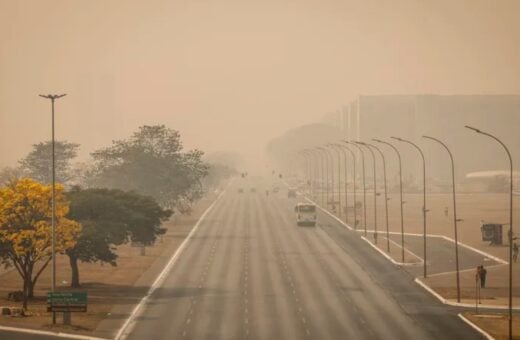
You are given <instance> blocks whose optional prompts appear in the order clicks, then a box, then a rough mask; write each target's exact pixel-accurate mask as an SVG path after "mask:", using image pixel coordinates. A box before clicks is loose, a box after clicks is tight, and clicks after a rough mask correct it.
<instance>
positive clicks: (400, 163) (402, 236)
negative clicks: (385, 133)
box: [374, 139, 404, 263]
mask: <svg viewBox="0 0 520 340" xmlns="http://www.w3.org/2000/svg"><path fill="white" fill-rule="evenodd" d="M374 141H376V142H378V143H381V144H385V145H388V146H389V147H391V148H392V149H393V150H394V151H395V153H396V154H397V159H398V161H399V198H400V200H401V262H402V263H404V216H403V215H404V214H403V205H404V202H403V166H402V161H401V154H400V153H399V150H397V148H396V147H395V146H394V145H393V144H391V143H388V142H385V141H382V140H380V139H374Z"/></svg>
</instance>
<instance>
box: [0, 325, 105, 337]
mask: <svg viewBox="0 0 520 340" xmlns="http://www.w3.org/2000/svg"><path fill="white" fill-rule="evenodd" d="M0 330H2V331H7V332H16V333H26V334H34V335H47V336H54V337H56V338H65V339H81V340H108V339H105V338H96V337H93V336H87V335H78V334H69V333H62V332H57V333H54V332H50V331H39V330H35V329H27V328H18V327H7V326H0Z"/></svg>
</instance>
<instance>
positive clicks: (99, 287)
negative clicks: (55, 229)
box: [0, 194, 216, 334]
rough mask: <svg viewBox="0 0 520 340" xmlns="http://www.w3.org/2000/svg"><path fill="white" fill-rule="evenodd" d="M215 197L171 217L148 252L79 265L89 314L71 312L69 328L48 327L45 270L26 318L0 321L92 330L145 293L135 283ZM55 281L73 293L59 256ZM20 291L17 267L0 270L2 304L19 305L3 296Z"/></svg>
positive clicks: (126, 249)
mask: <svg viewBox="0 0 520 340" xmlns="http://www.w3.org/2000/svg"><path fill="white" fill-rule="evenodd" d="M215 198H216V195H214V194H209V195H208V196H207V197H206V198H204V199H202V200H200V201H199V202H198V203H197V204H196V205H195V207H194V210H193V212H192V214H191V215H180V216H175V217H174V218H172V219H171V220H170V221H168V222H167V223H166V224H165V225H164V227H166V228H167V233H166V234H165V235H164V236H162V237H161V239H160V240H158V241H157V243H156V244H155V245H154V246H153V247H147V248H146V254H145V255H144V256H141V255H140V252H141V249H140V248H135V247H132V246H130V245H124V246H120V247H118V249H117V254H118V256H119V258H118V261H117V262H118V264H117V266H116V267H112V266H110V265H107V264H105V265H101V264H89V263H80V280H81V284H82V287H81V288H80V289H77V290H78V291H87V292H88V312H86V313H73V314H72V326H63V325H60V323H61V320H60V319H58V324H57V325H52V321H51V314H50V313H47V312H46V293H47V292H48V291H50V282H51V273H50V270H49V269H46V270H45V272H44V273H43V274H42V276H41V277H40V279H39V281H38V283H37V286H36V289H35V292H34V293H35V298H34V299H33V300H32V301H31V302H30V303H29V309H28V316H27V317H7V316H3V317H2V316H0V325H3V326H11V327H23V328H33V329H44V330H45V329H46V330H55V331H65V332H72V333H80V334H90V333H91V332H92V331H94V330H95V328H96V326H97V325H98V324H99V322H101V321H102V320H103V319H104V318H105V317H107V315H109V313H110V312H111V310H112V309H113V307H114V306H116V305H128V309H129V310H130V309H131V308H132V306H133V305H134V304H136V303H137V302H138V301H139V300H140V299H141V297H142V296H143V295H144V294H145V293H146V291H147V290H148V287H135V286H134V283H135V282H136V281H137V280H138V279H139V277H140V276H141V275H142V274H143V273H144V272H145V271H146V270H147V269H148V268H149V267H150V266H152V265H153V263H154V262H155V261H157V260H158V258H160V257H164V256H168V257H169V256H170V254H171V252H172V249H173V250H174V249H175V248H176V247H178V246H179V245H180V244H181V243H182V241H183V240H184V239H185V238H186V236H187V235H188V234H189V232H190V230H191V229H192V227H193V226H194V225H195V223H196V221H197V220H198V218H199V217H200V215H201V214H202V213H203V212H204V210H205V209H206V208H207V207H208V206H209V205H210V204H211V203H212V202H213V200H214V199H215ZM56 272H57V277H56V282H57V286H58V289H59V290H67V291H71V290H72V289H70V288H69V287H68V286H69V282H70V275H71V274H70V267H69V263H68V258H67V257H66V256H63V255H60V256H58V257H57V271H56ZM20 289H21V280H20V278H19V276H18V274H17V272H16V271H13V270H10V271H5V270H3V271H0V306H21V304H20V303H14V302H12V301H8V300H7V294H8V292H11V291H17V290H20Z"/></svg>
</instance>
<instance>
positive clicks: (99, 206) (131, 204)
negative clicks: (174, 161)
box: [67, 187, 171, 287]
mask: <svg viewBox="0 0 520 340" xmlns="http://www.w3.org/2000/svg"><path fill="white" fill-rule="evenodd" d="M67 197H68V199H69V200H70V211H69V215H68V216H69V218H71V219H74V220H76V221H79V222H80V223H81V224H82V226H83V229H82V231H81V234H80V235H79V238H78V240H77V243H76V245H75V246H74V247H73V248H70V249H69V250H67V255H68V257H69V262H70V266H71V270H72V278H71V287H79V286H80V276H79V267H78V261H81V262H98V261H100V262H105V263H109V264H111V265H113V266H115V265H116V264H117V262H116V261H117V254H116V252H115V250H116V249H115V247H116V246H118V245H121V244H124V243H126V242H128V241H133V242H140V243H142V244H144V245H150V244H153V243H154V242H155V240H156V238H157V236H158V235H162V234H163V233H164V232H165V230H164V229H163V228H161V224H162V222H164V221H165V220H167V219H168V218H169V217H170V216H171V211H170V210H166V209H162V208H161V207H160V206H159V205H158V204H157V202H156V201H155V200H154V199H153V198H152V197H148V196H142V195H139V194H137V193H135V192H124V191H121V190H116V189H112V190H110V189H85V190H82V189H80V188H78V187H75V188H73V189H72V190H71V191H70V192H69V193H68V194H67Z"/></svg>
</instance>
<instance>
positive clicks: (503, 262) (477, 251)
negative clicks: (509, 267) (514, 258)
mask: <svg viewBox="0 0 520 340" xmlns="http://www.w3.org/2000/svg"><path fill="white" fill-rule="evenodd" d="M441 237H442V238H444V239H445V240H447V241H450V242H451V243H455V240H454V239H452V238H449V237H448V236H444V235H441ZM458 243H459V245H460V246H462V247H464V248H467V249H470V250H473V251H474V252H475V253H478V254H480V255H484V256H486V257H488V258H490V259H492V260H495V261H496V262H499V263H502V264H509V262H507V261H504V260H502V259H501V258H500V257H497V256H494V255H491V254H489V253H486V252H485V251H483V250H480V249H477V248H474V247H472V246H470V245H467V244H465V243H462V242H458Z"/></svg>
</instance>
